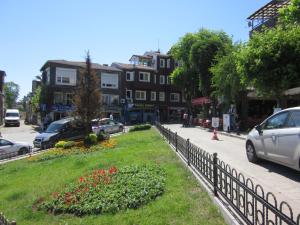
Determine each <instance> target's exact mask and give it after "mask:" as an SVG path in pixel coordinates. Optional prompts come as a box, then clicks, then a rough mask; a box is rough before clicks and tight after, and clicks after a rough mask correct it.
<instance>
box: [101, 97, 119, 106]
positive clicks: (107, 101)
mask: <svg viewBox="0 0 300 225" xmlns="http://www.w3.org/2000/svg"><path fill="white" fill-rule="evenodd" d="M102 103H103V104H104V105H109V106H111V105H118V104H119V95H107V94H103V95H102Z"/></svg>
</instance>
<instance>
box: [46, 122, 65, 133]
mask: <svg viewBox="0 0 300 225" xmlns="http://www.w3.org/2000/svg"><path fill="white" fill-rule="evenodd" d="M62 127H63V124H61V123H51V124H50V126H49V127H48V128H47V130H46V131H45V132H46V133H57V132H59V131H60V130H61V128H62Z"/></svg>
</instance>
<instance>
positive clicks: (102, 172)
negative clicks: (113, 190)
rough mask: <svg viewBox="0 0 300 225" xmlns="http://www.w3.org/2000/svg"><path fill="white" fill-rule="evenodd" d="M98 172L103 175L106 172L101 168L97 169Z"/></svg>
mask: <svg viewBox="0 0 300 225" xmlns="http://www.w3.org/2000/svg"><path fill="white" fill-rule="evenodd" d="M98 173H99V174H100V175H105V174H106V172H105V170H103V169H101V170H98Z"/></svg>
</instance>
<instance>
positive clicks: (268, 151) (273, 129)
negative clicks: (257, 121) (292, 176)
mask: <svg viewBox="0 0 300 225" xmlns="http://www.w3.org/2000/svg"><path fill="white" fill-rule="evenodd" d="M288 116H289V112H288V111H284V112H281V113H278V114H275V115H274V116H272V117H270V118H269V119H268V120H267V121H266V122H265V123H264V126H263V127H262V134H261V146H262V149H263V151H264V156H265V157H266V158H267V159H270V160H273V161H279V158H280V155H278V150H277V149H278V135H279V133H280V132H281V131H282V130H283V129H285V127H286V122H287V119H288Z"/></svg>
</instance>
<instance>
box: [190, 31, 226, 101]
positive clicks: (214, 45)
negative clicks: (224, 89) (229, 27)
mask: <svg viewBox="0 0 300 225" xmlns="http://www.w3.org/2000/svg"><path fill="white" fill-rule="evenodd" d="M195 35H196V41H195V43H193V45H192V47H191V50H190V62H191V63H192V65H193V67H194V68H195V69H196V71H197V72H198V74H199V75H200V77H199V78H200V85H199V89H200V91H201V92H202V94H203V96H210V95H211V93H212V85H211V77H212V74H211V71H210V68H211V67H212V66H213V64H214V63H215V58H216V57H217V55H219V56H220V55H224V54H225V48H226V46H227V45H230V44H231V43H232V41H231V39H230V38H229V37H228V35H227V34H226V33H224V32H217V31H210V30H207V29H201V30H200V31H199V32H198V33H196V34H195Z"/></svg>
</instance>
